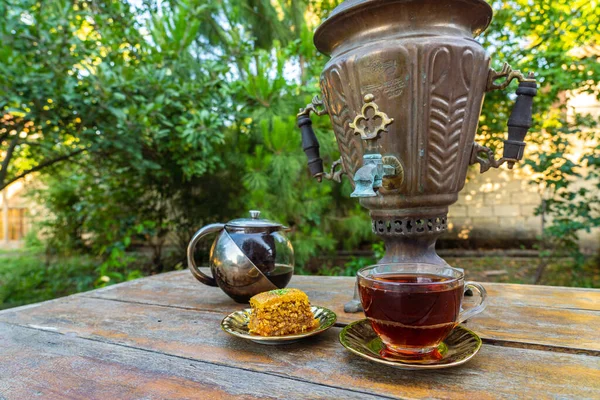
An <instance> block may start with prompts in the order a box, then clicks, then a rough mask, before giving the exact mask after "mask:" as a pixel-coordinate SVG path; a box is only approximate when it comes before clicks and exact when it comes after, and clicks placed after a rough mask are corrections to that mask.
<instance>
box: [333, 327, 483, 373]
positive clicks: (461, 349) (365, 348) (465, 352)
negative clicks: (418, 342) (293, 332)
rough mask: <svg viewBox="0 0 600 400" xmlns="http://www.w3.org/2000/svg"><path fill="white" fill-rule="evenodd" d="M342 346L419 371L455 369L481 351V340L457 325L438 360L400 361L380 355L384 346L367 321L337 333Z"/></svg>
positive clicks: (440, 350)
mask: <svg viewBox="0 0 600 400" xmlns="http://www.w3.org/2000/svg"><path fill="white" fill-rule="evenodd" d="M340 342H341V343H342V345H343V346H344V347H345V348H347V349H348V350H350V351H351V352H353V353H354V354H357V355H359V356H361V357H364V358H366V359H368V360H371V361H374V362H377V363H380V364H386V365H389V366H391V367H394V368H399V369H408V370H419V369H440V368H450V367H456V366H457V365H461V364H464V363H466V362H467V361H469V360H470V359H471V358H473V357H474V356H475V354H477V352H478V351H479V349H480V348H481V338H480V337H479V336H477V334H476V333H475V332H472V331H470V330H469V329H467V328H465V327H464V326H462V325H458V326H457V327H456V328H454V329H453V330H452V332H450V334H449V335H448V337H447V338H446V339H445V340H444V342H443V343H442V344H440V346H439V347H438V350H437V351H436V352H437V355H438V356H439V357H440V358H435V357H428V358H424V359H420V360H402V359H400V358H396V357H389V356H385V357H384V356H382V355H381V354H380V352H381V351H382V350H384V345H383V342H382V341H381V339H380V338H379V336H377V334H376V333H375V331H374V330H373V328H372V327H371V323H370V322H369V321H368V320H367V319H362V320H360V321H356V322H353V323H351V324H350V325H348V326H346V327H345V328H344V329H343V330H342V331H341V332H340Z"/></svg>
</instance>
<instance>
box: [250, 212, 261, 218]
mask: <svg viewBox="0 0 600 400" xmlns="http://www.w3.org/2000/svg"><path fill="white" fill-rule="evenodd" d="M250 217H251V218H252V219H258V218H259V217H260V211H258V210H250Z"/></svg>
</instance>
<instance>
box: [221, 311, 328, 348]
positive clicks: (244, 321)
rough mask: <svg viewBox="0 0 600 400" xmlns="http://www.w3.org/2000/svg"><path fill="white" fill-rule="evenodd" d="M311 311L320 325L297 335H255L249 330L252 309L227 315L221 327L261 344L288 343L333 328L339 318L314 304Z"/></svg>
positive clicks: (231, 333) (234, 334)
mask: <svg viewBox="0 0 600 400" xmlns="http://www.w3.org/2000/svg"><path fill="white" fill-rule="evenodd" d="M310 309H311V311H312V312H313V314H314V316H315V318H316V319H317V320H319V326H318V327H316V328H315V329H313V330H312V331H309V332H304V333H298V334H295V335H284V336H260V335H254V334H252V333H250V332H249V331H248V322H249V321H250V309H249V308H246V309H245V310H241V311H236V312H233V313H231V314H229V315H228V316H226V317H225V318H224V319H223V321H222V322H221V328H222V329H223V330H224V331H225V332H227V333H229V334H230V335H233V336H237V337H240V338H242V339H249V340H252V341H253V342H256V343H260V344H288V343H293V342H297V341H298V340H300V339H304V338H306V337H309V336H313V335H317V334H319V333H321V332H325V331H326V330H327V329H329V328H331V327H332V326H333V324H335V321H336V320H337V315H335V313H334V312H333V311H331V310H329V309H327V308H324V307H319V306H312V307H311V308H310Z"/></svg>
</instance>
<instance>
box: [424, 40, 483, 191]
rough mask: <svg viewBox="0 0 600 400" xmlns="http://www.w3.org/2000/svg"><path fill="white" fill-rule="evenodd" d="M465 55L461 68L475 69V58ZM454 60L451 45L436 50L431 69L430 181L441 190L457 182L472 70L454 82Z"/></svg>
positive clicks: (428, 149) (464, 72)
mask: <svg viewBox="0 0 600 400" xmlns="http://www.w3.org/2000/svg"><path fill="white" fill-rule="evenodd" d="M465 56H467V57H461V60H462V61H463V62H461V65H460V66H459V70H462V69H463V67H466V68H465V69H470V70H472V62H469V57H468V55H465ZM471 58H472V57H471ZM450 61H451V52H450V49H448V48H444V47H443V48H440V49H437V51H435V52H434V53H433V56H432V63H431V69H432V76H433V77H434V81H433V82H432V85H431V91H430V100H429V101H430V104H431V106H430V112H429V138H428V139H429V140H428V146H427V151H428V161H429V162H428V183H429V184H430V185H431V186H432V187H431V188H432V189H434V190H436V191H438V192H441V191H446V190H449V189H451V188H452V185H453V183H454V179H453V177H454V172H455V169H456V168H457V167H458V165H457V163H458V161H459V160H458V158H459V153H460V151H459V150H460V137H461V133H462V131H463V125H464V121H465V114H466V109H467V99H468V86H469V84H468V82H469V80H468V75H469V74H468V72H467V71H464V70H463V71H461V74H460V75H459V77H460V78H462V79H460V78H459V79H458V82H456V81H454V82H450V81H449V80H450V79H451V76H452V74H451V72H452V71H450V70H449V69H448V65H451V62H450ZM465 61H466V62H465ZM459 82H460V83H459ZM461 83H462V85H461Z"/></svg>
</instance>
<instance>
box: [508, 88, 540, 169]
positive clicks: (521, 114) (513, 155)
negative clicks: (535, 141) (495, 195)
mask: <svg viewBox="0 0 600 400" xmlns="http://www.w3.org/2000/svg"><path fill="white" fill-rule="evenodd" d="M536 94H537V83H536V82H527V81H526V82H521V83H519V87H518V89H517V101H516V102H515V106H514V107H513V110H512V112H511V113H510V118H509V119H508V139H507V140H505V141H504V158H510V159H513V160H521V159H523V151H524V149H525V142H524V139H525V135H527V131H529V128H530V127H531V113H532V108H533V98H534V97H535V95H536Z"/></svg>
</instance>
